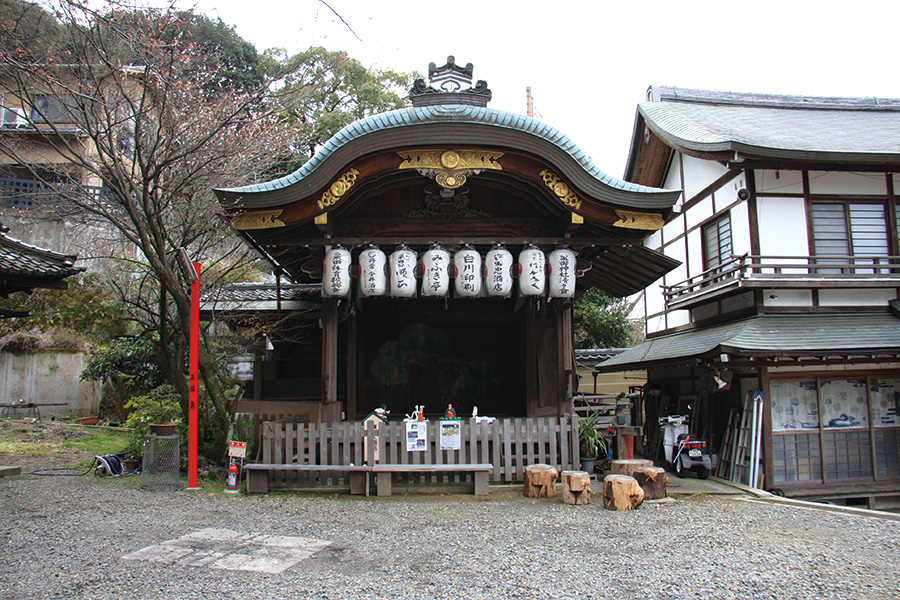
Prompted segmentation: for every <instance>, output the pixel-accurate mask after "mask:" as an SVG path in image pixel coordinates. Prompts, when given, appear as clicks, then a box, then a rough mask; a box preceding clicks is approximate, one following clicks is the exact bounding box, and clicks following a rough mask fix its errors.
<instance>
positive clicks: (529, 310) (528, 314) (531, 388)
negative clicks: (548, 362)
mask: <svg viewBox="0 0 900 600" xmlns="http://www.w3.org/2000/svg"><path fill="white" fill-rule="evenodd" d="M535 306H536V304H535V301H534V300H533V299H530V298H526V299H525V365H524V366H525V374H526V377H525V404H526V415H527V416H529V417H533V416H534V415H535V413H536V412H537V407H538V360H537V339H536V338H537V336H536V331H535V329H536V328H537V323H536V321H537V319H536V316H535Z"/></svg>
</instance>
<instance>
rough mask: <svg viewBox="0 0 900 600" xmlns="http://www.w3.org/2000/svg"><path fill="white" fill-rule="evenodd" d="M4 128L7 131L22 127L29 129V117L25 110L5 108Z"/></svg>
mask: <svg viewBox="0 0 900 600" xmlns="http://www.w3.org/2000/svg"><path fill="white" fill-rule="evenodd" d="M3 127H4V128H5V129H19V128H22V127H28V117H26V116H25V109H24V108H4V109H3Z"/></svg>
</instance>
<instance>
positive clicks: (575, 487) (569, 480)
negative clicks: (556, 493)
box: [562, 471, 591, 504]
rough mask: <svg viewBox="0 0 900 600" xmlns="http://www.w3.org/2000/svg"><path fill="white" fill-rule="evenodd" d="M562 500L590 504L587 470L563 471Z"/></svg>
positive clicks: (567, 502)
mask: <svg viewBox="0 0 900 600" xmlns="http://www.w3.org/2000/svg"><path fill="white" fill-rule="evenodd" d="M562 501H563V502H565V503H566V504H590V503H591V475H590V473H588V472H587V471H563V472H562Z"/></svg>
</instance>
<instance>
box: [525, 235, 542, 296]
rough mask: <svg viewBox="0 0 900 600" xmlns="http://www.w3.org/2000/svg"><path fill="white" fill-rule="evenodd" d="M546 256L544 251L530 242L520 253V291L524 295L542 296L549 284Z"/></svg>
mask: <svg viewBox="0 0 900 600" xmlns="http://www.w3.org/2000/svg"><path fill="white" fill-rule="evenodd" d="M545 271H546V258H545V257H544V252H543V251H542V250H541V249H540V248H538V247H537V246H535V245H534V244H529V245H528V246H525V248H523V249H522V251H521V252H520V253H519V293H520V294H522V295H523V296H541V295H543V294H544V289H545V288H546V286H547V277H546V274H545Z"/></svg>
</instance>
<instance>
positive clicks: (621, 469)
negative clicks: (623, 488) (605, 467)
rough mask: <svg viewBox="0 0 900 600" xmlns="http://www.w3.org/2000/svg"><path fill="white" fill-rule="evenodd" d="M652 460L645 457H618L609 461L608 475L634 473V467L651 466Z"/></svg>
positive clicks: (630, 474)
mask: <svg viewBox="0 0 900 600" xmlns="http://www.w3.org/2000/svg"><path fill="white" fill-rule="evenodd" d="M652 466H653V461H652V460H648V459H645V458H620V459H618V460H614V461H612V462H611V463H610V466H609V473H610V475H629V476H632V475H634V471H635V469H640V468H641V467H652Z"/></svg>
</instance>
